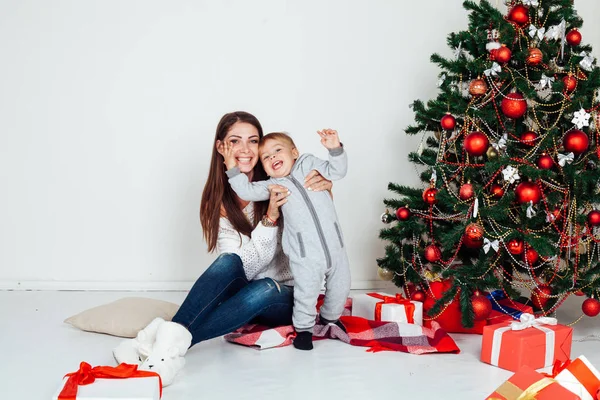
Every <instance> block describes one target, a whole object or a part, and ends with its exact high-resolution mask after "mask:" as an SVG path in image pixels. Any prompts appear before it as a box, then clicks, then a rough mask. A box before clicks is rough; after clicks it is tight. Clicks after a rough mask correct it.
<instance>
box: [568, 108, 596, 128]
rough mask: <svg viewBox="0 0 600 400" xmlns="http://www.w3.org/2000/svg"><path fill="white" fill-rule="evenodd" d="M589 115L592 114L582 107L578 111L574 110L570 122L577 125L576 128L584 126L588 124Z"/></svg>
mask: <svg viewBox="0 0 600 400" xmlns="http://www.w3.org/2000/svg"><path fill="white" fill-rule="evenodd" d="M591 117H592V116H591V115H590V114H589V113H588V112H587V111H585V109H584V108H582V109H580V110H579V111H576V112H575V114H574V116H573V119H572V120H571V122H572V123H574V124H575V125H577V128H579V129H581V128H583V127H584V126H590V121H589V120H590V118H591Z"/></svg>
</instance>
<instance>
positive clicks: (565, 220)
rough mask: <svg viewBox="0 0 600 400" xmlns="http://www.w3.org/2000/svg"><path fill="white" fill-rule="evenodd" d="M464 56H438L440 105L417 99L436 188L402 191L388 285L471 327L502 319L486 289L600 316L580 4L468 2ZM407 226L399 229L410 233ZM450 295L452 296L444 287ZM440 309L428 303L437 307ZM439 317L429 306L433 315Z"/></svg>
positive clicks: (595, 131) (595, 173) (392, 201)
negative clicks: (503, 6)
mask: <svg viewBox="0 0 600 400" xmlns="http://www.w3.org/2000/svg"><path fill="white" fill-rule="evenodd" d="M463 6H464V8H465V9H466V10H468V11H469V12H470V14H469V27H468V30H466V31H461V32H458V33H451V34H450V35H449V36H448V39H447V42H448V45H449V46H450V47H451V48H452V49H453V55H452V56H451V57H449V58H444V57H442V56H440V55H439V54H433V55H432V56H431V61H432V62H433V63H435V64H437V65H439V67H440V68H441V72H440V74H439V80H438V86H439V95H438V96H437V98H435V99H433V100H430V101H428V102H427V104H425V103H423V102H422V101H419V100H417V101H415V102H414V103H413V104H412V108H413V110H414V113H415V123H414V124H413V125H411V126H409V127H408V128H407V129H406V133H407V134H410V135H417V134H422V135H423V140H422V142H421V145H420V146H419V148H418V149H417V150H416V151H415V152H411V153H410V154H409V160H410V161H411V162H412V163H414V164H417V165H419V166H422V167H421V169H422V170H423V172H422V173H421V174H420V179H421V180H422V181H423V182H424V187H422V188H412V187H408V186H404V185H399V184H395V183H390V184H389V186H388V189H389V190H390V191H392V192H394V193H395V194H396V197H395V198H389V199H385V200H384V203H385V205H386V206H387V208H388V210H391V211H387V210H386V213H385V214H384V215H383V216H382V220H383V221H384V222H386V223H392V224H391V225H390V226H388V227H386V228H384V229H382V230H381V232H380V238H381V239H384V240H386V241H388V242H389V243H388V244H387V246H386V251H385V256H384V257H382V258H380V259H378V260H377V262H378V265H379V273H380V276H381V277H382V278H383V279H392V280H393V282H394V283H395V284H396V285H397V286H399V287H402V288H404V289H405V291H406V293H407V294H408V295H410V296H411V297H412V298H413V299H415V300H422V301H423V300H429V301H431V300H435V301H434V302H433V306H432V307H431V308H430V310H429V315H430V316H432V315H435V314H438V315H439V313H441V312H443V310H444V308H445V307H447V306H448V304H450V303H452V302H458V303H459V304H460V311H461V313H462V324H463V325H464V326H466V327H469V326H472V325H473V323H474V321H475V320H482V319H485V318H486V317H487V315H488V314H489V312H490V307H491V303H490V300H489V298H488V297H485V296H483V294H484V293H485V292H486V291H490V290H494V289H496V290H497V289H500V290H502V291H503V292H504V293H505V294H506V296H508V297H509V298H515V297H518V296H519V295H520V294H522V293H527V294H528V293H529V292H528V291H527V289H528V290H529V291H530V293H531V301H532V304H533V306H534V309H535V310H536V311H539V312H540V313H541V314H544V315H546V314H550V313H552V312H554V310H555V309H556V308H557V307H558V306H560V304H561V303H562V302H563V301H564V300H565V299H566V298H567V297H568V296H569V295H570V294H578V295H586V296H587V297H588V299H587V300H586V301H585V302H584V305H583V311H584V313H586V314H587V315H590V316H595V315H597V314H598V313H599V311H600V302H598V301H597V300H596V299H597V296H598V295H599V294H600V290H599V289H600V281H599V277H600V258H599V257H600V255H599V253H600V246H599V241H600V231H599V228H598V226H599V225H600V211H599V210H597V209H596V208H595V207H596V206H597V205H595V204H594V203H595V202H596V203H598V202H600V195H599V182H600V169H598V166H599V165H598V162H599V161H598V160H599V157H600V148H599V147H598V141H599V139H600V133H599V132H600V111H599V108H600V105H599V103H598V89H599V88H600V70H599V68H597V67H596V65H595V59H594V58H593V57H592V55H591V51H592V49H591V47H590V46H588V45H585V44H584V42H583V41H582V35H581V33H580V32H579V31H578V30H577V28H580V27H581V25H582V22H583V21H582V19H581V18H579V17H578V15H577V12H576V10H575V9H574V7H573V4H572V0H522V1H510V2H507V9H508V13H507V14H506V15H504V14H503V13H502V12H501V11H500V10H498V9H497V8H495V7H494V6H493V5H492V4H490V3H489V2H487V1H485V0H482V1H481V2H475V1H465V2H464V3H463ZM396 221H397V222H396ZM437 281H443V282H444V283H445V284H447V286H446V289H445V290H444V292H443V294H442V295H439V294H438V295H437V296H436V295H434V294H433V293H434V291H433V290H432V285H433V283H434V282H437ZM426 304H427V303H426ZM426 309H427V306H426Z"/></svg>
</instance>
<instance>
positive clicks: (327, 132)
mask: <svg viewBox="0 0 600 400" xmlns="http://www.w3.org/2000/svg"><path fill="white" fill-rule="evenodd" d="M317 133H318V134H319V136H321V144H322V145H323V146H325V147H326V148H328V149H337V148H338V147H340V146H341V145H342V144H341V143H340V138H339V136H338V133H337V131H336V130H335V129H322V130H320V131H317Z"/></svg>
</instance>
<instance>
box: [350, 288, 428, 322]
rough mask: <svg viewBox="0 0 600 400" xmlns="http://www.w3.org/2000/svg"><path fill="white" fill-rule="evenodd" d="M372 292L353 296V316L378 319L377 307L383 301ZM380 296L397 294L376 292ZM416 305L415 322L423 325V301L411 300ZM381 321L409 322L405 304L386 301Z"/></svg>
mask: <svg viewBox="0 0 600 400" xmlns="http://www.w3.org/2000/svg"><path fill="white" fill-rule="evenodd" d="M370 294H371V293H364V294H359V295H356V296H354V297H353V298H352V316H355V317H362V318H365V319H369V320H376V316H375V308H376V306H377V303H383V302H384V301H383V300H382V299H380V298H377V297H373V296H371V295H370ZM376 294H377V295H380V296H387V297H390V298H395V297H396V296H395V295H391V294H387V293H376ZM411 304H413V305H414V306H415V310H414V314H413V323H414V324H415V325H420V326H422V325H423V303H421V302H420V301H411ZM381 321H390V322H398V323H408V316H407V310H406V308H405V307H404V304H394V303H385V304H382V305H381Z"/></svg>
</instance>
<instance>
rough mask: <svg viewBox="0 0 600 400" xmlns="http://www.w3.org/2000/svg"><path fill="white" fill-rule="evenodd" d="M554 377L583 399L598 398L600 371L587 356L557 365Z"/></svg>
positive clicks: (592, 399)
mask: <svg viewBox="0 0 600 400" xmlns="http://www.w3.org/2000/svg"><path fill="white" fill-rule="evenodd" d="M552 375H554V379H556V381H557V382H558V383H559V384H560V385H561V386H563V387H565V388H567V389H568V390H570V391H571V392H573V393H575V394H578V395H579V396H580V397H581V399H582V400H596V398H597V397H596V396H597V393H598V391H599V390H600V373H599V372H598V370H597V369H596V368H594V366H593V365H592V364H591V363H590V362H589V361H588V359H587V358H585V356H579V357H577V358H576V359H575V360H573V361H567V362H565V363H562V364H557V365H555V368H554V371H553V373H552Z"/></svg>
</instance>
